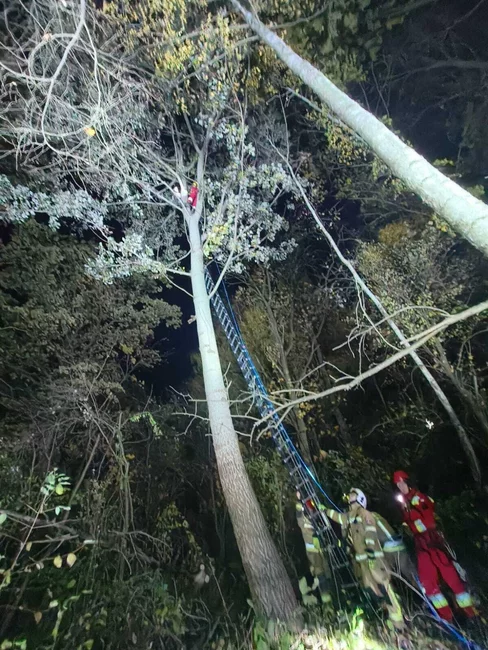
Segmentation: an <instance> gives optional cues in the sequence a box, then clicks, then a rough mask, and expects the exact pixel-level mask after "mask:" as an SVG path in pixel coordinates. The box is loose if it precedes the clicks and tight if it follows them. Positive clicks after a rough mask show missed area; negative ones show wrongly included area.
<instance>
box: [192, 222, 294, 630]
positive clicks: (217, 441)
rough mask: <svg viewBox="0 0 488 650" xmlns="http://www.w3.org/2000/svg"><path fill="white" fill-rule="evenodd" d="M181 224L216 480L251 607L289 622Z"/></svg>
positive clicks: (195, 245)
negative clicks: (226, 510)
mask: <svg viewBox="0 0 488 650" xmlns="http://www.w3.org/2000/svg"><path fill="white" fill-rule="evenodd" d="M186 221H187V225H188V230H189V241H190V248H191V283H192V290H193V302H194V305H195V317H196V324H197V330H198V343H199V347H200V354H201V357H202V367H203V381H204V386H205V395H206V399H207V404H208V413H209V419H210V429H211V431H212V440H213V446H214V450H215V457H216V460H217V467H218V472H219V478H220V482H221V484H222V489H223V492H224V496H225V501H226V504H227V507H228V509H229V514H230V518H231V521H232V526H233V529H234V534H235V537H236V540H237V545H238V547H239V551H240V554H241V558H242V563H243V566H244V570H245V572H246V576H247V579H248V582H249V586H250V589H251V594H252V596H253V599H254V601H255V605H256V608H257V609H258V610H261V611H262V612H264V614H266V616H268V617H271V618H277V619H280V620H290V619H291V618H293V617H294V616H295V615H296V612H297V608H298V603H297V600H296V598H295V593H294V591H293V587H292V585H291V582H290V579H289V577H288V575H287V573H286V570H285V567H284V564H283V562H282V560H281V558H280V556H279V554H278V550H277V549H276V546H275V544H274V542H273V540H272V538H271V535H270V533H269V530H268V528H267V525H266V522H265V520H264V517H263V515H262V512H261V509H260V507H259V504H258V502H257V499H256V495H255V494H254V491H253V489H252V486H251V483H250V481H249V477H248V475H247V472H246V469H245V467H244V462H243V460H242V456H241V452H240V450H239V444H238V438H237V434H236V432H235V429H234V424H233V421H232V416H231V412H230V406H229V399H228V395H227V390H226V388H225V384H224V378H223V374H222V368H221V365H220V359H219V353H218V349H217V341H216V338H215V330H214V326H213V322H212V314H211V311H210V300H209V297H208V295H207V291H206V288H205V279H204V263H203V250H202V245H201V237H200V229H199V223H198V214H197V213H196V212H195V213H193V214H191V215H187V219H186Z"/></svg>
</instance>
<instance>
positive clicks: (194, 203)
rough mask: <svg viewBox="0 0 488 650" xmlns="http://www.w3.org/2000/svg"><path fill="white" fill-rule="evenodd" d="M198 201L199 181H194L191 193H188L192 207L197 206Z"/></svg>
mask: <svg viewBox="0 0 488 650" xmlns="http://www.w3.org/2000/svg"><path fill="white" fill-rule="evenodd" d="M197 201H198V185H197V183H193V185H192V186H191V189H190V193H189V194H188V203H189V204H190V205H191V207H192V208H196V207H197Z"/></svg>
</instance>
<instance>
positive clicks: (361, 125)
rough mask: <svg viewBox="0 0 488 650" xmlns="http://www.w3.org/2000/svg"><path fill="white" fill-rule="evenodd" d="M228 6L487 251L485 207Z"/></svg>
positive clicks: (255, 20) (233, 1)
mask: <svg viewBox="0 0 488 650" xmlns="http://www.w3.org/2000/svg"><path fill="white" fill-rule="evenodd" d="M230 2H231V5H232V6H233V7H234V8H235V9H236V10H237V11H238V12H239V13H240V14H241V15H242V16H243V17H244V19H245V21H246V22H247V24H248V25H249V26H250V27H251V29H252V30H253V31H254V32H255V33H256V34H257V35H258V36H259V38H260V39H261V40H262V41H263V42H264V43H266V45H268V46H269V47H271V48H272V49H273V50H274V52H275V54H276V55H277V56H278V57H279V58H280V59H281V60H282V61H283V62H284V63H285V64H286V65H287V66H288V67H289V68H290V70H292V72H294V73H295V74H296V75H297V76H298V77H300V79H301V80H302V81H303V83H305V84H306V85H307V86H308V87H309V88H310V89H311V90H313V91H314V92H315V93H316V94H317V95H318V96H319V97H320V99H321V100H322V101H323V102H324V104H326V105H327V106H328V107H329V108H330V109H331V111H332V112H333V113H334V114H335V115H336V116H337V117H338V118H340V120H342V122H344V124H346V125H347V126H348V127H349V128H351V129H352V130H353V131H354V132H355V133H356V134H357V135H359V136H360V137H361V138H362V139H363V140H364V142H366V143H367V144H368V145H369V146H370V147H371V149H372V150H373V151H374V152H375V153H376V154H377V155H378V156H379V158H381V160H383V162H385V163H386V164H387V165H388V167H389V168H390V169H391V171H392V172H393V173H394V174H395V175H396V176H398V178H400V179H401V180H402V181H403V182H404V183H405V184H406V185H407V186H408V187H409V188H410V189H411V190H412V191H413V192H415V194H418V195H419V196H420V197H421V199H422V200H423V201H425V203H427V204H428V205H430V206H431V208H433V209H434V210H435V212H437V214H439V215H440V216H441V217H442V218H443V219H445V220H446V221H447V222H448V223H449V225H450V226H452V228H454V230H456V231H457V232H458V233H459V234H460V235H462V236H463V237H465V238H466V239H467V240H468V241H470V242H471V243H472V244H473V246H476V248H478V249H479V250H480V251H482V252H483V253H484V254H485V255H488V206H487V205H486V204H485V203H483V202H482V201H479V200H478V199H476V198H475V197H474V196H472V195H471V194H470V193H469V192H467V191H466V190H464V189H463V188H462V187H460V186H459V185H457V184H456V183H454V182H453V181H452V180H451V179H449V178H447V176H444V174H442V173H441V172H440V171H439V170H438V169H436V168H435V167H433V166H432V165H431V164H430V163H428V162H427V160H425V158H424V157H423V156H421V155H420V154H418V153H417V152H416V151H415V150H414V149H412V148H411V147H409V146H408V145H406V144H405V143H404V142H402V141H401V140H400V138H399V137H397V136H396V135H395V134H394V133H392V132H391V131H390V130H389V129H388V128H387V127H386V126H385V125H384V124H383V123H382V122H380V121H379V120H378V119H376V117H374V115H372V114H371V113H369V112H368V111H367V110H365V109H364V108H362V107H361V106H360V105H359V104H358V103H357V102H355V101H354V100H353V99H351V98H350V97H348V95H346V94H345V93H343V92H342V91H341V90H339V88H337V87H336V86H335V85H334V84H333V83H332V82H331V81H330V80H329V79H327V77H326V76H325V75H324V74H322V72H320V70H318V69H317V68H315V67H314V66H313V65H311V64H310V63H309V62H308V61H306V60H305V59H302V57H300V56H298V54H296V53H295V52H294V51H293V50H292V49H291V48H290V47H288V45H286V43H285V42H284V41H283V40H282V39H281V38H279V36H277V35H276V34H275V33H274V32H272V31H271V30H270V29H268V28H267V27H266V26H265V25H263V23H262V22H261V21H260V20H259V19H258V18H256V17H255V16H254V15H253V14H252V13H251V12H250V11H247V9H245V8H244V7H243V6H242V5H241V4H240V3H239V2H238V0H230Z"/></svg>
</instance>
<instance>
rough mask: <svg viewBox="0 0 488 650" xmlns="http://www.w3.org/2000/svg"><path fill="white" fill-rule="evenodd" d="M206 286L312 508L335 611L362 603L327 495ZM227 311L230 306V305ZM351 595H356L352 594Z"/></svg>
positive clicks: (291, 472) (275, 439) (281, 451)
mask: <svg viewBox="0 0 488 650" xmlns="http://www.w3.org/2000/svg"><path fill="white" fill-rule="evenodd" d="M205 286H206V288H207V293H208V295H209V296H211V304H212V307H213V309H214V312H215V314H216V316H217V318H218V319H219V322H220V325H221V326H222V329H223V330H224V333H225V335H226V337H227V340H228V342H229V345H230V347H231V349H232V352H233V353H234V356H235V358H236V360H237V363H238V365H239V368H240V369H241V371H242V374H243V376H244V379H245V381H246V383H247V385H248V387H249V390H250V392H251V394H252V396H253V400H254V404H255V406H256V408H257V409H258V411H259V413H260V414H261V417H262V418H267V419H266V421H267V424H268V428H269V431H270V434H271V438H272V439H273V442H274V443H275V445H276V449H277V450H278V453H279V455H280V456H281V459H282V461H283V463H284V465H285V467H286V468H287V470H288V473H289V475H290V479H291V481H292V483H293V485H294V486H295V488H296V490H297V491H298V492H300V498H301V501H302V504H303V506H304V508H306V503H307V502H308V503H310V501H312V503H313V504H314V505H315V509H314V511H313V512H310V510H309V509H307V510H305V511H306V512H307V515H308V517H309V519H310V521H311V523H312V525H313V527H314V532H315V534H316V536H317V537H318V539H319V540H320V544H321V547H322V550H323V552H324V553H325V554H326V555H327V557H328V559H329V566H330V569H331V573H332V577H333V583H334V584H333V585H332V596H333V597H334V600H335V603H336V606H337V607H338V609H340V608H341V607H343V606H344V605H346V604H347V603H349V601H350V600H351V599H353V598H354V597H356V599H357V598H359V599H360V600H363V596H364V595H363V592H362V589H361V588H360V586H359V584H358V582H357V580H356V579H355V577H354V574H353V572H352V569H351V565H350V561H349V559H348V557H347V555H346V552H345V550H344V548H343V546H342V545H341V542H340V541H339V538H338V536H337V535H336V533H335V531H334V529H333V527H332V525H331V523H330V521H329V519H328V518H327V517H326V516H325V515H324V513H323V510H324V508H323V504H322V502H321V498H320V496H319V493H322V494H323V495H325V496H326V497H327V495H326V493H325V492H324V490H323V489H322V488H321V487H320V485H319V483H318V482H317V479H316V478H315V476H314V474H313V472H312V470H311V469H310V468H309V467H308V465H307V464H306V463H305V461H304V460H303V458H302V457H301V455H300V453H299V452H298V450H297V448H296V447H295V445H294V444H293V441H292V440H291V438H290V436H289V435H288V432H287V431H286V429H285V427H284V425H283V423H282V422H281V420H280V417H279V416H278V414H277V413H276V411H275V408H274V406H273V404H272V402H271V400H270V398H269V395H268V392H267V390H266V388H265V386H264V384H263V381H262V379H261V377H260V375H259V372H258V370H257V368H256V366H255V365H254V363H253V361H252V359H251V356H250V354H249V352H248V350H247V348H246V345H245V343H244V341H243V339H242V336H241V334H240V332H239V328H238V326H237V324H234V322H233V321H232V319H231V316H230V315H229V310H227V308H226V306H225V305H224V302H223V300H222V299H221V297H220V296H219V294H218V292H217V291H215V292H214V288H215V285H214V282H213V280H212V277H211V275H210V273H209V271H208V269H207V270H206V271H205ZM229 308H230V309H232V308H231V306H230V305H229ZM351 592H355V593H354V594H353V593H351Z"/></svg>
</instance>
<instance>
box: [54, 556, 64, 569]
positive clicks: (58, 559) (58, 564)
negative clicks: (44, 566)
mask: <svg viewBox="0 0 488 650" xmlns="http://www.w3.org/2000/svg"><path fill="white" fill-rule="evenodd" d="M53 564H54V566H55V567H56V569H60V568H61V567H62V566H63V558H62V557H61V555H56V557H55V558H54V560H53Z"/></svg>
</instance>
